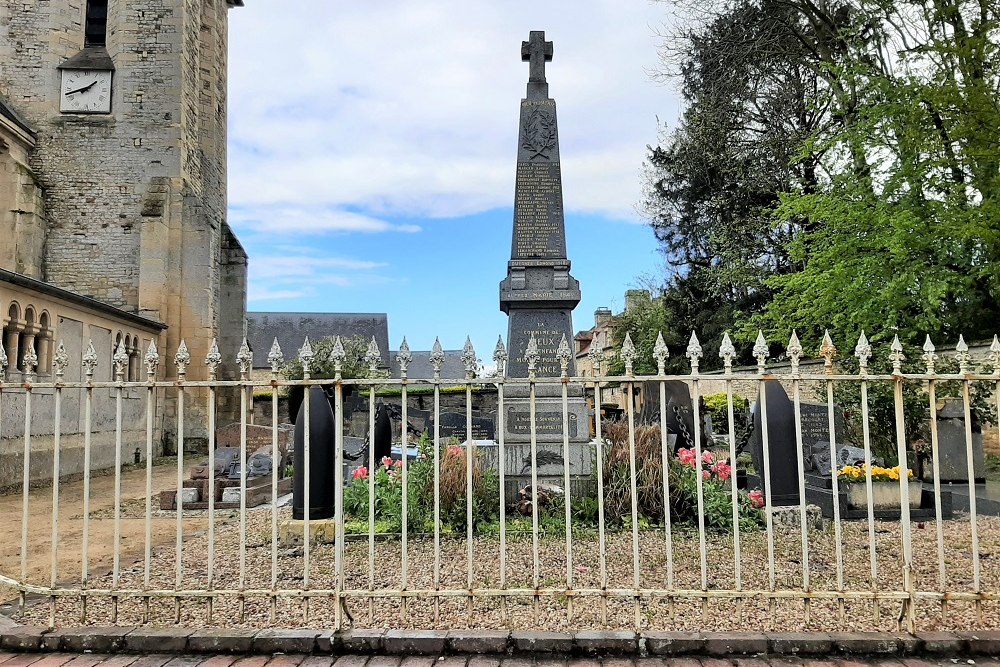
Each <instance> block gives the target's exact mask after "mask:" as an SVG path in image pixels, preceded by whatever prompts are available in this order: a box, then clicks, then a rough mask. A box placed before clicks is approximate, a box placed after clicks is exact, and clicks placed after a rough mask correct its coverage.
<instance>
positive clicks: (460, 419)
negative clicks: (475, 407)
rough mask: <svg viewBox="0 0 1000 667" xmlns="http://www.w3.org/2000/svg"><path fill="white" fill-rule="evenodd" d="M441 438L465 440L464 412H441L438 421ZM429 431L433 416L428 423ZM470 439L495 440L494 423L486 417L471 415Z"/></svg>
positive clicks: (432, 428)
mask: <svg viewBox="0 0 1000 667" xmlns="http://www.w3.org/2000/svg"><path fill="white" fill-rule="evenodd" d="M439 427H440V429H441V437H442V438H458V439H459V440H465V438H466V436H467V435H468V430H467V429H466V419H465V414H464V413H462V412H442V413H441V421H440V422H439ZM429 429H430V432H431V433H432V434H433V433H434V420H433V418H432V419H431V420H430V423H429ZM472 439H473V440H495V439H496V424H495V423H494V422H493V420H492V419H490V418H488V417H476V416H475V415H473V416H472Z"/></svg>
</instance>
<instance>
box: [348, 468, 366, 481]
mask: <svg viewBox="0 0 1000 667" xmlns="http://www.w3.org/2000/svg"><path fill="white" fill-rule="evenodd" d="M351 477H353V478H354V479H368V468H366V467H365V466H358V467H357V468H355V469H354V472H352V473H351Z"/></svg>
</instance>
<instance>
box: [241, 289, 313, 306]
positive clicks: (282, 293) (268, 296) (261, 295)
mask: <svg viewBox="0 0 1000 667" xmlns="http://www.w3.org/2000/svg"><path fill="white" fill-rule="evenodd" d="M305 295H306V293H305V292H303V291H302V290H269V289H267V288H262V287H260V286H259V285H251V286H250V289H249V290H248V293H247V301H248V302H250V303H253V302H255V301H276V300H279V299H297V298H299V297H301V296H305Z"/></svg>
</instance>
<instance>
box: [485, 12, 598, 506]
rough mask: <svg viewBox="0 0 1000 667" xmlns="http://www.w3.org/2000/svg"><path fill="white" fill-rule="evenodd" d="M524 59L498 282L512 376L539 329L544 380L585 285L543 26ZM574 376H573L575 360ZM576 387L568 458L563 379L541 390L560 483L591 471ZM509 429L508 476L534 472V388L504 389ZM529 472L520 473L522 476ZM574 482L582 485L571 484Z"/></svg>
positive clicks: (541, 446) (541, 456) (543, 445)
mask: <svg viewBox="0 0 1000 667" xmlns="http://www.w3.org/2000/svg"><path fill="white" fill-rule="evenodd" d="M521 59H522V60H524V61H527V62H529V63H530V76H529V78H528V90H527V95H526V96H525V98H524V99H522V100H521V122H520V127H519V131H518V138H517V143H518V149H517V178H516V183H515V188H514V231H513V239H512V242H511V250H510V261H509V262H508V263H507V278H506V279H505V280H503V281H502V282H501V283H500V310H502V311H503V312H504V313H506V314H507V315H508V317H509V321H508V329H507V345H508V353H509V361H508V365H507V375H508V376H509V377H513V378H527V377H528V361H527V359H526V354H525V353H526V351H527V347H528V343H529V341H530V340H531V338H532V336H534V339H535V342H536V344H537V346H538V353H539V358H538V361H537V363H536V366H535V376H536V377H537V378H558V377H560V375H561V372H562V369H561V366H560V364H559V360H558V357H557V356H556V352H557V350H558V348H559V343H560V341H562V339H563V336H565V337H566V341H567V343H568V344H569V346H570V350H571V351H572V350H573V349H574V347H573V318H572V311H573V308H575V307H576V305H577V304H578V303H579V302H580V283H579V282H578V281H577V280H576V279H575V278H573V277H572V276H571V275H570V273H569V270H570V262H569V259H568V258H567V257H566V226H565V222H564V220H563V195H562V175H561V173H560V166H559V133H558V129H557V124H556V103H555V100H553V99H550V98H549V86H548V83H547V82H546V80H545V63H546V62H548V61H551V60H552V42H546V41H545V33H544V32H542V31H535V30H533V31H531V34H530V38H529V40H528V41H527V42H522V45H521ZM569 374H570V375H575V374H576V364H575V362H574V360H573V359H572V358H571V359H570V363H569ZM568 394H569V397H570V398H569V420H568V421H569V423H568V429H569V435H570V456H569V460H568V461H567V460H566V459H565V457H564V456H563V454H564V452H563V447H562V443H563V414H562V398H561V397H562V389H561V387H560V385H559V384H557V383H552V384H539V385H538V386H537V388H536V405H535V432H536V442H537V443H538V472H539V476H540V477H543V478H544V479H546V480H547V481H551V482H553V483H557V484H562V482H563V479H562V475H563V470H564V465H569V467H570V474H571V475H572V476H573V477H574V478H575V479H577V480H580V479H583V478H589V476H590V474H591V461H592V458H591V453H590V446H589V444H588V443H589V435H590V434H589V420H588V418H587V406H586V403H585V402H584V399H583V387H582V386H581V385H578V384H577V385H573V384H571V385H570V386H569V388H568ZM504 396H505V414H504V429H505V431H504V435H505V442H506V444H507V445H508V447H507V452H508V454H507V457H506V458H507V470H508V472H509V474H511V475H514V476H518V475H524V476H525V477H528V478H530V474H531V468H530V461H531V459H530V445H529V444H528V443H530V434H531V418H530V415H529V405H528V399H527V396H528V390H527V387H526V386H524V385H519V386H509V387H507V389H506V391H505V394H504ZM522 482H523V478H522V479H521V480H518V483H522ZM574 486H575V484H574Z"/></svg>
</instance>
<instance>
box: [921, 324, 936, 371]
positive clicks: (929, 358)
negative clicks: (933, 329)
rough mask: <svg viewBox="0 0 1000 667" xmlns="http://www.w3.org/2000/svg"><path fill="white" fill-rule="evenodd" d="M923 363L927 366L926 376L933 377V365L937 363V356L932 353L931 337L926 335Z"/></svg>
mask: <svg viewBox="0 0 1000 667" xmlns="http://www.w3.org/2000/svg"><path fill="white" fill-rule="evenodd" d="M922 356H923V359H924V362H925V363H926V364H927V374H928V375H934V363H935V362H936V361H937V358H938V356H937V354H936V353H935V352H934V343H932V342H931V335H930V334H927V339H926V340H925V341H924V353H923V355H922Z"/></svg>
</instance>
